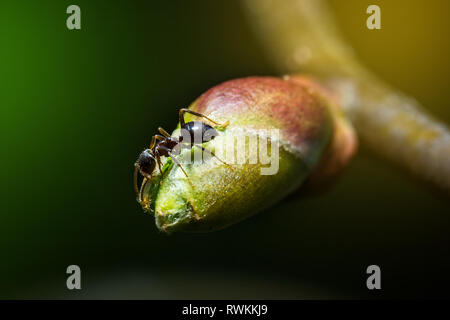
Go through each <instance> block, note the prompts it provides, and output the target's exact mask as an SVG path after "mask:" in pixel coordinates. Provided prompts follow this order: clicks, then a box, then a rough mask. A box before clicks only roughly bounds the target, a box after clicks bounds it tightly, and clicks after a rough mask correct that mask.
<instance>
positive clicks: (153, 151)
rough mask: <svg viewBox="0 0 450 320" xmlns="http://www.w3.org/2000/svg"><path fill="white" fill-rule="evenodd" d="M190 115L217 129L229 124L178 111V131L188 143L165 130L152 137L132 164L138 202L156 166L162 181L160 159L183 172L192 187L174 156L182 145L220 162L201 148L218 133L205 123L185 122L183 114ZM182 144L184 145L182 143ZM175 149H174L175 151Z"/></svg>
mask: <svg viewBox="0 0 450 320" xmlns="http://www.w3.org/2000/svg"><path fill="white" fill-rule="evenodd" d="M185 113H190V114H192V115H194V116H197V117H200V118H204V119H206V120H208V121H209V122H211V123H213V124H215V125H216V126H217V127H222V128H225V127H226V126H228V124H229V122H228V121H227V122H225V123H223V124H220V123H218V122H216V121H214V120H212V119H210V118H209V117H207V116H205V115H204V114H201V113H198V112H195V111H192V110H189V109H185V108H183V109H180V112H179V117H180V129H181V130H183V129H184V130H185V132H187V133H188V134H189V136H190V142H184V139H183V135H180V136H179V137H178V138H177V137H172V136H171V135H170V134H169V133H167V131H166V130H164V129H163V128H161V127H159V128H158V131H159V133H160V134H156V135H154V136H153V137H152V140H151V142H150V146H149V148H148V149H145V150H144V151H142V153H141V154H140V155H139V158H138V160H137V161H136V163H135V164H134V167H135V169H134V190H135V192H136V195H137V197H138V202H141V200H142V197H141V196H142V190H143V186H144V185H145V184H146V183H147V181H149V180H151V178H152V174H153V172H154V170H155V168H156V165H158V169H159V172H160V173H161V180H160V183H161V182H162V180H163V179H164V174H163V172H162V170H161V165H162V163H161V157H163V156H164V157H170V158H171V159H172V161H173V162H174V163H175V164H176V165H177V166H179V167H180V169H181V170H182V171H183V173H184V175H185V176H186V178H187V179H188V181H189V183H190V184H191V186H192V182H191V181H190V180H189V176H188V175H187V173H186V171H185V170H184V168H183V166H182V165H181V164H180V162H179V161H178V160H177V159H176V158H175V155H176V154H178V153H179V152H180V150H179V147H182V146H183V145H184V146H185V147H187V148H190V149H192V148H193V147H198V148H200V149H202V151H203V152H205V151H206V152H208V153H209V154H211V155H212V156H214V157H216V158H217V159H218V160H219V161H221V162H223V161H222V160H220V159H219V158H218V157H217V156H216V155H215V154H214V153H213V152H212V151H210V150H208V149H206V148H204V147H203V146H201V144H202V143H204V142H208V141H211V140H212V139H214V138H215V137H216V136H218V135H219V134H218V132H217V131H216V129H214V128H213V127H212V126H210V125H209V124H207V123H204V122H202V121H190V122H187V123H186V122H185V120H184V114H185ZM198 137H201V141H196V139H195V138H197V139H198ZM183 142H184V143H183ZM175 148H176V149H175ZM138 172H140V173H141V175H142V176H143V177H144V180H143V182H142V186H141V191H139V189H138V186H137V173H138Z"/></svg>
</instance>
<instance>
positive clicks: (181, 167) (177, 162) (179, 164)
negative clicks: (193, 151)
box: [158, 146, 194, 188]
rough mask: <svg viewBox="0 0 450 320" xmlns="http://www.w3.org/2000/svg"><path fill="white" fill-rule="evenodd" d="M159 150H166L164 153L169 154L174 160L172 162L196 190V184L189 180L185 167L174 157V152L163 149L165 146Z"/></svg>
mask: <svg viewBox="0 0 450 320" xmlns="http://www.w3.org/2000/svg"><path fill="white" fill-rule="evenodd" d="M159 148H160V149H161V150H164V151H166V152H167V154H168V155H169V156H170V158H171V159H172V161H173V162H174V163H175V164H176V165H177V166H179V167H180V169H181V171H183V173H184V175H185V176H186V178H187V179H188V181H189V184H190V185H191V187H192V188H194V184H193V183H192V181H191V179H189V176H188V174H187V173H186V171H185V170H184V168H183V166H182V165H181V163H180V162H179V161H178V160H177V159H176V158H175V155H174V154H173V153H172V152H170V149H169V148H166V147H163V146H159ZM158 154H159V153H158Z"/></svg>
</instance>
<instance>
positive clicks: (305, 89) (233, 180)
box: [141, 77, 354, 232]
mask: <svg viewBox="0 0 450 320" xmlns="http://www.w3.org/2000/svg"><path fill="white" fill-rule="evenodd" d="M331 105H332V103H331V101H330V99H329V98H327V97H326V96H325V95H324V94H321V93H320V90H319V89H318V87H317V86H315V85H312V82H311V83H309V82H308V81H305V79H304V78H289V77H286V78H283V79H279V78H272V77H249V78H244V79H237V80H232V81H228V82H225V83H222V84H220V85H218V86H216V87H214V88H212V89H210V90H208V91H207V92H206V93H204V94H203V95H202V96H200V97H199V98H198V99H197V100H196V101H195V102H194V103H192V105H191V106H190V107H189V109H190V110H193V111H196V112H198V113H201V114H204V115H206V116H208V117H209V118H211V119H212V120H214V121H215V122H218V123H225V122H228V125H227V126H226V127H220V126H219V127H215V128H216V129H217V132H218V136H216V137H215V138H214V139H213V140H211V141H209V142H206V143H203V145H202V146H203V147H204V148H206V149H207V150H210V151H211V152H213V153H214V154H215V155H216V157H214V156H209V157H208V156H207V155H208V154H207V153H203V157H205V158H204V159H203V160H200V161H189V160H192V158H194V157H195V152H198V150H199V148H195V147H194V148H192V149H183V150H182V151H181V153H180V154H179V155H177V156H176V160H177V161H178V162H180V163H181V165H182V166H183V168H184V170H185V172H186V174H187V176H188V177H186V175H185V174H184V173H183V171H182V170H181V168H180V167H179V166H178V165H177V164H175V163H173V161H172V160H171V159H170V158H164V161H163V163H164V166H163V170H162V171H163V174H164V178H163V179H161V175H160V174H159V171H158V170H155V172H154V173H153V175H152V179H151V180H150V181H148V182H147V183H144V184H143V186H142V187H141V205H142V207H143V208H144V210H145V211H147V212H151V213H154V215H155V219H156V225H157V227H158V228H159V229H160V230H162V231H165V232H173V231H193V232H205V231H212V230H217V229H221V228H224V227H227V226H229V225H231V224H234V223H236V222H238V221H240V220H243V219H245V218H247V217H249V216H251V215H253V214H255V213H257V212H259V211H261V210H263V209H265V208H267V207H269V206H271V205H273V204H275V203H276V202H278V201H280V200H281V199H282V198H284V197H285V196H286V195H288V194H289V193H291V192H292V191H294V190H295V189H297V188H298V187H299V186H300V185H301V184H302V183H303V182H304V181H305V179H306V178H308V177H309V176H310V175H311V173H312V172H313V171H314V170H315V168H316V167H318V165H320V166H321V167H322V168H323V167H324V160H323V156H324V154H328V156H327V158H330V159H331V158H333V159H334V158H336V157H334V156H331V155H330V154H329V152H330V151H329V150H334V149H333V148H331V147H330V146H333V145H335V143H334V140H333V137H334V136H335V133H336V123H337V122H336V121H335V118H336V112H335V111H334V109H333V107H331ZM185 119H186V122H188V121H195V120H197V121H204V120H203V119H199V118H198V117H196V116H193V115H191V114H186V116H185ZM205 122H207V121H205ZM172 136H173V137H178V136H180V128H179V126H178V128H177V129H176V130H175V131H174V133H173V134H172ZM341 136H342V135H341ZM238 141H239V142H238ZM341 142H342V141H341ZM341 145H342V143H341ZM353 145H354V144H353ZM230 146H233V147H231V149H230ZM266 149H267V150H266ZM196 150H197V151H196ZM200 151H201V150H200ZM333 152H335V151H333ZM200 153H201V152H200ZM351 153H352V152H351ZM219 154H220V157H219ZM218 158H219V159H218ZM325 162H326V161H325Z"/></svg>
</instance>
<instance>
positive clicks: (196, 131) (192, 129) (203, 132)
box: [182, 121, 219, 145]
mask: <svg viewBox="0 0 450 320" xmlns="http://www.w3.org/2000/svg"><path fill="white" fill-rule="evenodd" d="M182 129H184V130H186V132H187V133H188V134H189V138H190V143H191V145H194V144H202V143H204V142H208V141H211V140H212V139H214V138H215V137H216V136H218V135H219V133H218V132H217V130H216V129H214V128H213V127H211V126H210V125H209V124H206V123H204V122H202V121H191V122H187V123H186V124H185V125H184V127H183V128H182ZM182 135H183V138H184V134H183V132H182ZM183 140H185V138H184V139H183ZM185 142H187V141H186V140H185Z"/></svg>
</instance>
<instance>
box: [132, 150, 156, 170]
mask: <svg viewBox="0 0 450 320" xmlns="http://www.w3.org/2000/svg"><path fill="white" fill-rule="evenodd" d="M137 164H138V167H139V171H141V173H142V175H144V176H151V174H152V173H153V170H155V166H156V160H155V156H154V155H153V153H152V151H151V150H150V149H145V150H144V151H142V153H141V154H140V155H139V159H138V161H137Z"/></svg>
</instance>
